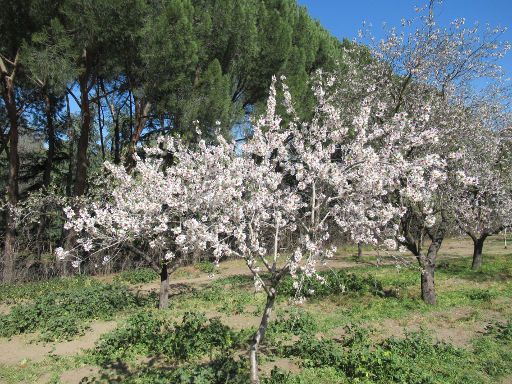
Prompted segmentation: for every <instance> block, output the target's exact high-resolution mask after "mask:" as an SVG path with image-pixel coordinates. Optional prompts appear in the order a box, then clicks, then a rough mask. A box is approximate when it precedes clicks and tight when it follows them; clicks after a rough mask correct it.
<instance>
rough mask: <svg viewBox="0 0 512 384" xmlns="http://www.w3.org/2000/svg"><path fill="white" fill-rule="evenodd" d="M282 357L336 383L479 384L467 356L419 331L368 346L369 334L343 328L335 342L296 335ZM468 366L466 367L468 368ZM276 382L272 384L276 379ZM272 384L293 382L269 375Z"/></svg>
mask: <svg viewBox="0 0 512 384" xmlns="http://www.w3.org/2000/svg"><path fill="white" fill-rule="evenodd" d="M285 356H286V357H292V356H294V357H299V358H300V359H301V361H302V365H303V366H304V367H308V368H310V369H324V368H331V369H332V368H335V369H336V371H337V372H338V373H339V374H338V375H337V377H338V378H337V379H336V380H338V379H339V382H345V381H343V380H344V378H347V381H346V382H361V383H411V384H416V383H417V384H428V383H440V382H442V383H480V382H482V379H481V375H480V373H479V372H478V367H477V366H476V365H474V364H473V363H470V362H472V361H474V360H473V357H472V356H471V355H470V353H469V352H467V351H465V350H462V349H459V348H455V347H453V346H451V345H449V344H445V343H437V342H434V341H433V340H432V338H431V337H429V336H428V335H427V334H426V333H425V332H416V333H410V334H408V335H407V336H406V337H405V338H403V339H397V338H389V339H387V340H384V341H382V342H374V341H372V339H371V338H370V337H369V331H367V330H365V329H361V328H351V329H350V328H349V329H348V335H347V336H346V337H345V338H344V339H343V340H342V341H341V342H336V341H333V340H330V339H328V340H318V339H316V338H314V337H311V336H305V337H302V338H301V339H300V340H299V341H298V342H297V343H295V345H293V346H291V347H289V348H288V349H285ZM468 364H469V365H470V366H471V364H473V366H471V368H468ZM279 377H280V379H279V380H281V381H277V380H278V378H279ZM272 380H274V381H272V383H276V384H277V383H293V382H295V381H293V379H292V377H291V376H286V375H284V376H283V375H282V374H281V373H279V372H276V373H275V377H273V378H272Z"/></svg>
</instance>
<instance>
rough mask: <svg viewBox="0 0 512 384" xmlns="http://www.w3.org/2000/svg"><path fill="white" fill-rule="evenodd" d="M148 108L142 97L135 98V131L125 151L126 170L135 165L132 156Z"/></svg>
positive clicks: (148, 105)
mask: <svg viewBox="0 0 512 384" xmlns="http://www.w3.org/2000/svg"><path fill="white" fill-rule="evenodd" d="M150 110H151V103H150V102H146V101H144V99H139V100H135V118H136V120H137V125H136V127H135V132H133V134H132V137H131V138H130V144H129V147H128V152H127V153H126V159H125V167H126V168H127V169H128V170H131V169H133V167H134V166H135V159H134V158H133V155H134V154H135V148H136V146H137V143H138V141H139V139H140V135H141V134H142V131H143V129H144V127H145V126H146V121H147V119H148V115H149V111H150Z"/></svg>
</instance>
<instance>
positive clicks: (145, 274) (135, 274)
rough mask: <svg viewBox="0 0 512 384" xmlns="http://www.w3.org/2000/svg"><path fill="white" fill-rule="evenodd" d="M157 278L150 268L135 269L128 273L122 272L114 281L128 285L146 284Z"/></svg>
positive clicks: (156, 274)
mask: <svg viewBox="0 0 512 384" xmlns="http://www.w3.org/2000/svg"><path fill="white" fill-rule="evenodd" d="M158 278H159V275H158V273H156V272H155V271H154V270H153V269H151V268H137V269H133V270H130V271H123V272H121V273H120V274H119V275H116V277H114V281H124V282H126V283H129V284H146V283H151V282H152V281H155V280H156V279H158Z"/></svg>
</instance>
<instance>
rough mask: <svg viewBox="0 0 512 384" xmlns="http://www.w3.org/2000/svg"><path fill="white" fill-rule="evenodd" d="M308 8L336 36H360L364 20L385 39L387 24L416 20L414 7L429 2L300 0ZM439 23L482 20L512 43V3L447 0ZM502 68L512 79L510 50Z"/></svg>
mask: <svg viewBox="0 0 512 384" xmlns="http://www.w3.org/2000/svg"><path fill="white" fill-rule="evenodd" d="M298 3H299V4H301V5H304V6H306V7H307V8H308V10H309V13H310V15H311V16H312V17H313V18H315V19H317V20H319V21H320V23H321V24H322V25H323V26H324V27H325V28H326V29H327V30H329V31H330V32H331V33H332V34H334V35H335V36H336V37H338V38H340V39H342V38H348V39H350V40H352V39H354V38H356V37H357V32H358V30H360V29H361V27H362V23H363V21H365V22H367V23H371V25H372V29H371V30H372V34H373V35H374V36H375V37H376V38H380V37H382V26H383V23H387V24H388V25H389V26H396V27H399V26H400V19H401V18H403V17H405V18H412V17H413V16H414V15H415V12H414V8H415V7H417V6H422V5H423V4H425V3H426V0H425V1H416V0H345V1H342V0H298ZM437 15H438V17H439V18H438V20H439V21H440V23H441V24H442V25H447V24H448V23H449V22H450V21H451V20H453V19H455V18H461V17H464V18H466V23H467V25H472V24H473V23H474V22H476V21H479V22H480V23H481V24H485V23H489V24H491V25H492V26H496V25H499V26H506V27H508V31H507V32H506V33H505V34H504V35H503V40H507V41H509V42H512V0H444V2H443V4H442V5H441V6H440V7H438V10H437ZM502 66H503V68H504V69H505V71H506V73H507V77H511V76H512V52H510V51H509V53H508V55H507V57H506V58H505V59H504V60H503V62H502Z"/></svg>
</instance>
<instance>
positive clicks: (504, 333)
mask: <svg viewBox="0 0 512 384" xmlns="http://www.w3.org/2000/svg"><path fill="white" fill-rule="evenodd" d="M485 334H486V335H492V336H494V338H495V339H496V340H497V341H500V342H511V341H512V320H508V321H507V322H506V323H501V322H495V323H493V324H489V325H488V326H487V327H485Z"/></svg>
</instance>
